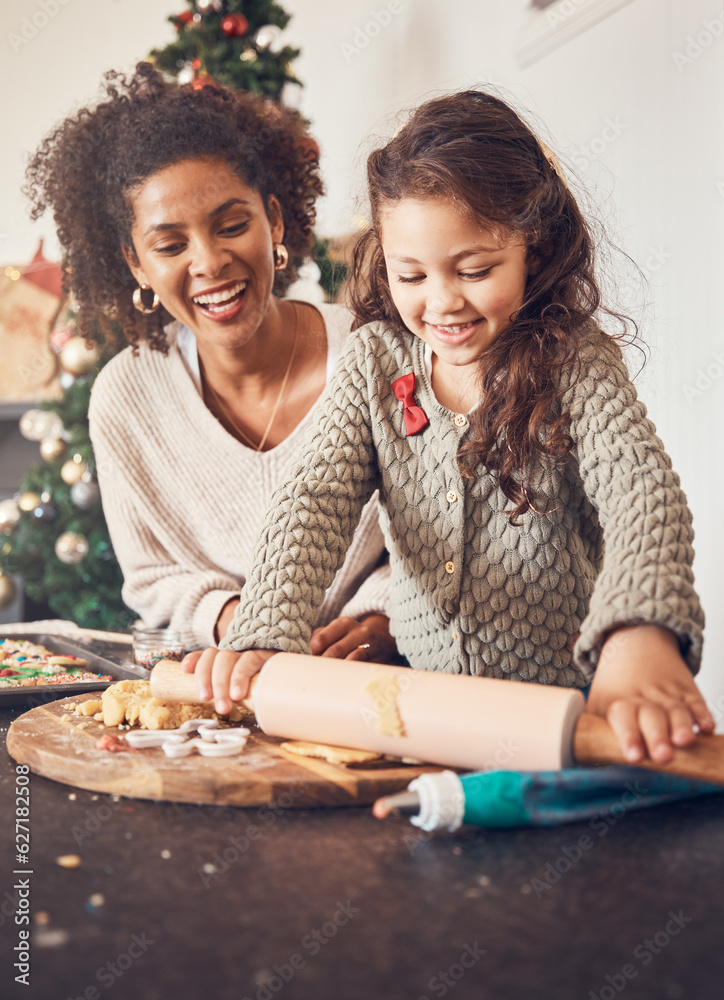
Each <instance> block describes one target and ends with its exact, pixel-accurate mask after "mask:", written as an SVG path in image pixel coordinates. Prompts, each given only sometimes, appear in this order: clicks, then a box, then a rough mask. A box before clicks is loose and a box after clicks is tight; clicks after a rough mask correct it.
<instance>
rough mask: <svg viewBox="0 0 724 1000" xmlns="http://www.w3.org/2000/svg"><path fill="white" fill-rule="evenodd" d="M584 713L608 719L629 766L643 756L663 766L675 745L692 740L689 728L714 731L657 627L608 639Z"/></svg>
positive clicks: (670, 636) (631, 629)
mask: <svg viewBox="0 0 724 1000" xmlns="http://www.w3.org/2000/svg"><path fill="white" fill-rule="evenodd" d="M586 711H588V712H591V713H593V714H594V715H601V716H603V717H604V718H605V719H607V720H608V722H609V725H610V726H611V728H612V729H613V731H614V732H615V733H616V736H618V739H619V741H620V743H621V749H622V750H623V752H624V755H625V757H626V760H627V761H628V762H629V763H631V764H635V763H637V762H638V761H640V760H643V759H644V758H645V757H646V753H647V752H648V755H649V757H650V758H651V760H653V761H656V762H657V763H660V764H666V763H667V762H668V761H670V760H671V759H672V758H673V756H674V747H687V746H690V745H691V744H692V743H693V742H694V740H695V739H696V734H695V731H694V726H698V728H699V730H700V731H701V732H704V733H710V732H713V730H714V727H715V722H714V719H713V717H712V715H711V713H710V712H709V709H708V708H707V706H706V702H705V701H704V699H703V697H702V695H701V693H700V691H699V689H698V688H697V686H696V684H695V683H694V678H693V677H692V675H691V671H690V670H689V668H688V667H687V666H686V663H685V662H684V660H683V659H682V657H681V654H680V652H679V643H678V640H677V638H676V636H675V635H674V633H673V632H671V631H670V630H669V629H667V628H663V627H662V626H659V625H629V626H625V627H623V628H619V629H617V630H616V631H615V632H612V633H611V634H610V635H609V636H608V638H607V639H606V641H605V642H604V644H603V649H602V651H601V657H600V660H599V662H598V666H597V667H596V672H595V674H594V676H593V683H592V685H591V692H590V694H589V697H588V704H587V706H586Z"/></svg>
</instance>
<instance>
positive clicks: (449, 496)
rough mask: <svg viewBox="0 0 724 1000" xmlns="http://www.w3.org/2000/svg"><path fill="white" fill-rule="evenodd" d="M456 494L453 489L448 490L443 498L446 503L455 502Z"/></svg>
mask: <svg viewBox="0 0 724 1000" xmlns="http://www.w3.org/2000/svg"><path fill="white" fill-rule="evenodd" d="M457 498H458V495H457V493H456V492H455V490H448V491H447V493H446V494H445V499H446V500H447V502H448V503H455V502H456V501H457Z"/></svg>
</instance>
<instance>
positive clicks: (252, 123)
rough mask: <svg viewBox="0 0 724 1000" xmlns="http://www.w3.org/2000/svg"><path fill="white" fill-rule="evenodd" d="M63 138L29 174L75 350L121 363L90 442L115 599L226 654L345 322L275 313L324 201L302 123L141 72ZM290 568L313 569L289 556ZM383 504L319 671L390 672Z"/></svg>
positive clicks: (293, 308) (345, 590)
mask: <svg viewBox="0 0 724 1000" xmlns="http://www.w3.org/2000/svg"><path fill="white" fill-rule="evenodd" d="M106 81H107V82H106V91H107V93H106V96H107V99H106V100H105V101H104V102H103V103H101V104H100V105H99V106H97V107H95V108H90V109H83V110H82V111H80V112H79V113H78V114H76V115H74V116H73V117H71V118H68V119H67V120H66V121H65V122H63V123H61V124H60V125H59V126H58V127H57V128H56V129H55V130H54V131H53V133H52V134H51V135H50V136H49V137H48V138H47V139H46V141H45V142H44V143H43V144H42V146H41V147H40V148H39V150H38V151H37V153H36V154H35V156H34V158H33V159H32V161H31V163H30V166H29V169H28V187H27V192H28V194H29V195H30V197H31V199H32V201H33V205H34V207H33V217H34V218H37V217H39V216H40V215H41V214H42V212H43V211H44V210H45V209H46V208H47V207H51V208H52V209H53V212H54V217H55V222H56V225H57V228H58V236H59V239H60V242H61V244H62V246H63V250H64V255H65V262H64V263H65V269H66V272H67V275H68V284H69V286H70V287H71V288H72V291H73V292H74V294H75V297H76V299H77V302H78V325H79V332H80V333H81V334H83V335H86V336H89V335H95V334H96V331H97V328H98V327H100V332H101V334H102V335H105V336H109V335H111V334H112V331H113V324H114V321H117V322H118V323H120V326H121V328H122V330H123V333H124V334H125V336H126V338H127V340H128V341H129V343H130V345H131V346H130V347H129V348H128V349H126V350H125V351H122V352H121V353H120V354H119V355H117V356H116V357H115V358H114V359H113V360H112V361H111V362H109V364H108V365H107V366H106V367H105V368H104V369H103V371H102V372H101V373H100V375H99V377H98V379H97V380H96V383H95V385H94V388H93V393H92V398H91V407H90V423H91V437H92V440H93V446H94V449H95V455H96V460H97V466H98V470H97V471H98V479H99V483H100V486H101V491H102V495H103V504H104V510H105V514H106V518H107V521H108V526H109V530H110V534H111V538H112V541H113V545H114V548H115V551H116V555H117V557H118V559H119V562H120V564H121V568H122V570H123V574H124V579H125V582H124V589H123V597H124V600H125V601H126V603H127V604H128V605H129V606H130V607H132V608H133V609H134V610H135V611H137V612H138V613H139V614H140V615H141V616H142V617H143V619H144V622H145V623H146V624H147V625H149V626H157V625H164V624H169V625H170V626H171V627H172V628H174V629H177V630H178V631H179V632H181V633H182V635H183V637H184V639H185V642H186V645H187V648H195V647H199V646H205V645H208V644H212V643H215V642H219V641H220V640H221V639H222V638H223V636H224V634H225V632H226V629H227V626H228V624H229V622H230V621H231V618H232V617H233V613H234V609H235V607H236V604H237V603H238V594H239V590H240V588H241V586H242V584H243V582H244V579H245V574H246V567H247V564H248V561H249V558H250V555H251V549H252V545H253V542H254V539H255V536H256V534H257V529H258V526H259V523H260V520H261V517H262V515H263V513H264V510H265V508H266V505H267V501H268V499H269V497H270V496H271V494H272V493H273V491H274V489H275V488H276V486H277V485H279V483H280V482H282V481H283V480H284V478H285V472H286V469H287V466H288V465H289V463H290V462H291V460H292V459H293V458H294V457H295V456H296V454H297V452H298V451H299V449H300V447H301V444H302V441H303V439H304V436H305V433H306V430H307V427H308V426H311V424H312V415H313V411H314V409H315V404H316V402H317V399H318V398H319V396H320V394H321V392H322V390H323V388H324V386H325V383H326V380H327V377H328V375H329V373H330V370H331V368H332V367H333V365H334V362H335V360H336V357H337V356H338V354H339V353H340V352H341V350H342V347H343V344H344V340H345V338H346V336H347V334H348V332H349V329H350V321H351V318H350V315H349V314H348V313H347V311H346V310H345V309H343V308H342V307H341V306H322V307H320V308H319V309H317V308H316V307H312V306H309V305H306V304H303V303H299V302H292V301H286V300H282V299H280V298H279V297H277V296H276V295H275V294H274V293H275V292H280V291H282V290H283V289H284V288H285V287H286V286H287V285H288V284H289V282H290V281H291V280H292V279H293V277H294V267H293V264H292V262H293V261H294V260H295V259H298V258H300V257H301V256H302V255H303V254H304V253H305V251H306V250H307V247H308V245H309V241H310V235H311V231H312V225H313V222H314V202H315V199H316V197H317V196H318V195H319V194H320V193H321V191H322V185H321V182H320V179H319V173H318V156H317V154H316V152H315V151H313V144H312V143H311V142H310V140H309V137H308V136H307V135H306V133H305V131H304V128H303V124H302V122H301V119H300V118H299V116H298V115H297V114H296V113H295V112H291V111H289V110H287V109H283V108H280V107H278V106H276V105H273V104H271V103H270V102H266V101H263V100H262V99H260V98H256V97H254V96H252V95H250V94H241V95H234V94H232V93H231V92H228V91H225V90H223V89H222V88H218V87H215V86H208V87H205V88H203V89H201V90H198V91H197V90H194V89H193V88H191V87H181V88H178V87H175V86H172V85H170V84H167V83H165V82H164V81H163V79H162V78H161V76H160V75H159V74H158V73H157V72H155V71H154V70H153V69H152V67H150V66H149V65H148V64H144V63H141V64H139V66H138V67H137V69H136V72H135V75H134V76H133V77H132V78H131V79H130V80H127V79H126V78H124V77H123V76H121V75H119V74H115V73H109V74H108V76H107V78H106ZM289 558H290V559H294V560H304V559H305V558H307V554H306V553H304V552H302V551H300V550H299V548H298V547H295V546H292V547H291V548H290V550H289ZM387 593H388V568H387V565H386V563H385V553H384V547H383V540H382V534H381V532H380V528H379V524H378V518H377V506H376V502H375V503H373V504H370V506H369V507H368V509H367V510H366V511H365V517H364V519H363V522H362V524H361V525H360V529H359V530H358V532H357V535H356V537H355V543H354V547H353V551H352V552H351V553H350V557H349V558H348V559H347V561H346V563H345V566H344V567H343V569H342V570H341V572H340V574H339V575H338V577H337V579H336V580H335V582H334V584H333V585H332V587H330V589H329V591H328V592H327V595H326V599H325V603H324V607H323V609H322V613H321V614H320V618H319V620H318V623H317V624H318V626H319V627H318V628H317V630H316V633H315V642H314V645H313V649H314V652H315V653H318V654H325V655H328V656H337V657H350V658H356V659H363V658H368V659H380V660H389V658H390V656H392V655H394V644H393V642H392V640H391V638H390V635H389V630H388V619H387V617H386V615H385V613H384V612H385V609H386V603H387Z"/></svg>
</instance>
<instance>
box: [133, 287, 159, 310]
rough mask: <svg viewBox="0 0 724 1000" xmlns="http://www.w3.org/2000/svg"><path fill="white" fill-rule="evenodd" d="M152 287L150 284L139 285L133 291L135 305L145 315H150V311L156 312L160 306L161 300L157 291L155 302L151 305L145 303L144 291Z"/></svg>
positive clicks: (154, 297) (154, 294)
mask: <svg viewBox="0 0 724 1000" xmlns="http://www.w3.org/2000/svg"><path fill="white" fill-rule="evenodd" d="M150 287H151V286H150V285H139V286H138V288H137V289H136V290H135V292H134V293H133V305H134V306H135V307H136V309H138V311H139V312H140V313H143V315H144V316H148V315H150V313H155V312H156V310H157V309H158V306H159V301H160V300H159V297H158V295H156V293H155V292H154V293H153V302H152V303H151V306H150V307H149V306H147V305H145V304H144V301H143V296H142V291H144V292H145V291H148V289H149V288H150Z"/></svg>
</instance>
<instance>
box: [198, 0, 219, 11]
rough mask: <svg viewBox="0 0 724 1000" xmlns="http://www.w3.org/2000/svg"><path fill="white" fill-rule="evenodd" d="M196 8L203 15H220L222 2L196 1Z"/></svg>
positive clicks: (212, 0)
mask: <svg viewBox="0 0 724 1000" xmlns="http://www.w3.org/2000/svg"><path fill="white" fill-rule="evenodd" d="M196 6H197V7H198V8H199V10H200V11H201V12H202V13H203V14H218V13H219V11H220V10H221V0H196Z"/></svg>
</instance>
